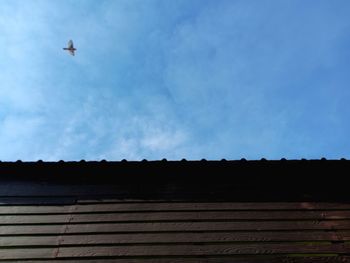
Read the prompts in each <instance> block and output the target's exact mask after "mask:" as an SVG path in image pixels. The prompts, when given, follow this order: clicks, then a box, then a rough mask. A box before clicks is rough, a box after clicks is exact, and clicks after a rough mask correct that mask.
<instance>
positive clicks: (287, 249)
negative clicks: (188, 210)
mask: <svg viewBox="0 0 350 263" xmlns="http://www.w3.org/2000/svg"><path fill="white" fill-rule="evenodd" d="M349 251H350V244H331V245H328V244H324V245H315V244H268V243H267V244H254V245H251V244H242V245H237V244H229V245H227V244H220V245H218V244H216V245H202V246H200V245H171V246H168V245H167V246H164V245H152V246H108V247H100V246H97V247H96V246H83V247H61V248H60V249H59V252H58V254H57V257H58V258H61V257H73V258H74V257H99V256H100V257H102V256H119V257H122V256H216V255H259V254H262V255H264V254H311V253H314V254H333V253H334V254H347V253H349Z"/></svg>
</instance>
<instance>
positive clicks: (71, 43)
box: [63, 40, 77, 56]
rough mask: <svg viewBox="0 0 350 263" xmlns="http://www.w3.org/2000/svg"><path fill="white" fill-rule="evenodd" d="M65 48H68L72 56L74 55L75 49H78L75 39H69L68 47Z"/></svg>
mask: <svg viewBox="0 0 350 263" xmlns="http://www.w3.org/2000/svg"><path fill="white" fill-rule="evenodd" d="M63 50H67V51H68V52H69V53H70V54H71V55H72V56H74V51H76V50H77V49H76V48H74V45H73V41H72V40H69V41H68V47H64V48H63Z"/></svg>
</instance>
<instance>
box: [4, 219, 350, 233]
mask: <svg viewBox="0 0 350 263" xmlns="http://www.w3.org/2000/svg"><path fill="white" fill-rule="evenodd" d="M62 229H64V231H65V232H66V233H70V234H74V233H109V232H182V231H192V232H194V231H206V232H209V231H245V230H246V231H261V230H334V229H350V220H347V221H346V220H327V221H256V222H246V221H243V222H176V223H174V222H161V223H158V222H148V223H99V224H90V223H89V224H62V225H57V224H51V225H12V226H11V225H2V226H0V235H19V234H57V233H63V230H62Z"/></svg>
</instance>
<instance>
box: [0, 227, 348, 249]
mask: <svg viewBox="0 0 350 263" xmlns="http://www.w3.org/2000/svg"><path fill="white" fill-rule="evenodd" d="M349 233H350V231H347V232H346V231H337V232H333V231H332V232H331V231H330V232H325V231H293V232H290V231H285V232H283V231H281V232H233V233H224V232H215V233H210V232H209V233H142V234H140V233H132V234H122V233H120V234H95V235H89V234H87V235H62V236H58V235H54V236H3V237H1V238H0V247H4V246H8V247H15V246H56V245H58V244H59V243H60V244H61V245H89V244H98V245H101V244H104V245H107V244H144V243H153V244H156V243H214V242H215V243H225V242H297V241H299V242H302V241H303V242H305V241H349V240H350V234H349Z"/></svg>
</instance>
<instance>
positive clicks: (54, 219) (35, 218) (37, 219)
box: [0, 214, 71, 225]
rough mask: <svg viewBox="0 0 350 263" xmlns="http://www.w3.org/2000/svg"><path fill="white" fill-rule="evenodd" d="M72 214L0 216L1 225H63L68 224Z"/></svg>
mask: <svg viewBox="0 0 350 263" xmlns="http://www.w3.org/2000/svg"><path fill="white" fill-rule="evenodd" d="M70 218H71V215H70V214H63V215H11V216H0V225H15V224H48V223H52V224H60V223H61V224H63V223H68V222H69V219H70Z"/></svg>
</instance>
